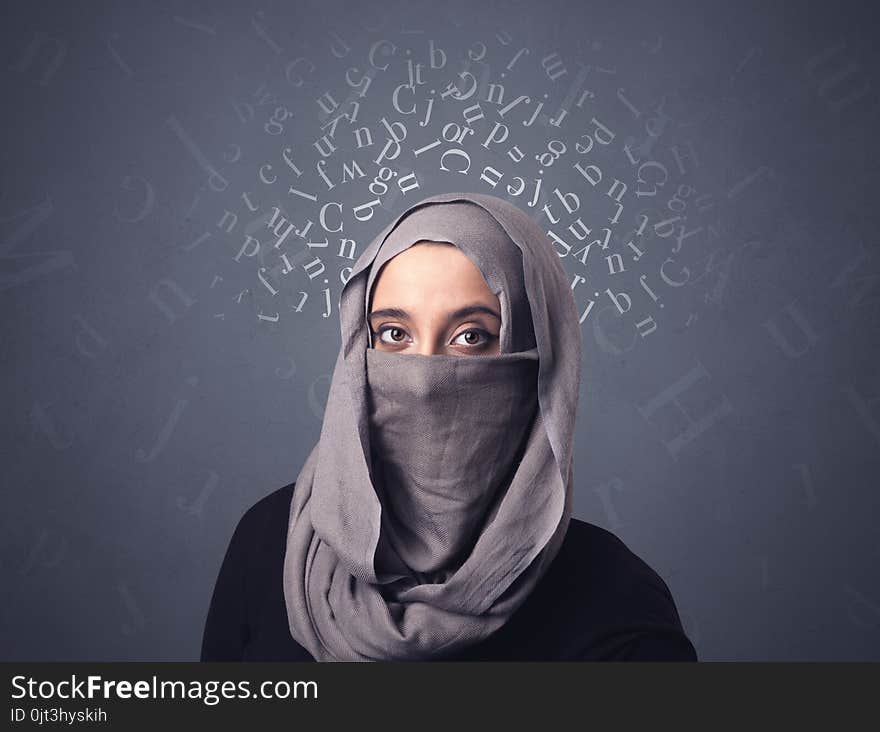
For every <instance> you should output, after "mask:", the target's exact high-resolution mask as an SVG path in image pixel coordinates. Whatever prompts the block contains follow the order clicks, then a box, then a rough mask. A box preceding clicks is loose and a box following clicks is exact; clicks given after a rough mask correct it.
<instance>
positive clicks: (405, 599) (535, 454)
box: [283, 193, 581, 661]
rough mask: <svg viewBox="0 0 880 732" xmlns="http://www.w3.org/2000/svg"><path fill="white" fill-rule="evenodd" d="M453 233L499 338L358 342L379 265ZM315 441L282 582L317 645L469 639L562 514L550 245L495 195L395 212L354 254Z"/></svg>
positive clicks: (565, 370) (558, 532) (567, 513)
mask: <svg viewBox="0 0 880 732" xmlns="http://www.w3.org/2000/svg"><path fill="white" fill-rule="evenodd" d="M419 241H444V242H449V243H451V244H454V245H455V246H457V247H459V248H460V249H461V250H462V251H463V252H464V253H465V254H466V255H467V256H468V257H469V258H470V259H471V260H472V261H473V262H474V264H475V265H476V266H477V267H478V268H479V270H480V272H481V273H482V274H483V277H484V279H485V280H486V282H487V284H488V285H489V287H490V289H491V290H492V292H493V293H495V294H496V295H497V296H498V299H499V302H500V304H501V316H502V318H501V331H500V352H499V353H498V354H495V355H479V356H456V355H431V356H427V355H422V354H405V353H392V352H385V351H379V350H376V349H373V348H372V347H371V346H372V344H371V337H370V329H369V326H368V321H367V313H368V308H369V305H370V297H371V293H372V288H373V285H374V283H375V280H376V278H377V276H378V274H379V272H380V270H381V267H382V265H383V264H384V263H385V262H387V261H388V260H389V259H391V258H392V257H394V256H395V255H396V254H399V253H400V252H402V251H404V250H405V249H406V248H407V247H409V246H412V245H413V244H416V243H417V242H419ZM340 328H341V335H342V343H341V347H340V350H339V354H338V356H337V359H336V363H335V366H334V370H333V377H332V381H331V385H330V392H329V395H328V400H327V406H326V409H325V413H324V419H323V423H322V426H321V433H320V437H319V439H318V442H317V444H316V445H315V446H314V448H313V449H312V450H311V452H310V453H309V455H308V457H307V458H306V461H305V463H304V464H303V466H302V469H301V470H300V473H299V475H298V477H297V479H296V487H295V490H294V493H293V499H292V504H291V511H290V521H289V526H288V535H287V547H286V552H285V557H284V570H283V585H284V588H283V589H284V597H285V603H286V607H287V616H288V624H289V627H290V632H291V635H292V636H293V638H294V639H295V640H296V641H297V642H298V643H299V644H300V645H302V646H303V647H304V648H306V649H307V650H308V651H309V653H311V655H312V656H313V657H314V658H315V659H316V660H318V661H376V660H429V659H435V658H442V657H443V656H444V655H447V654H452V653H454V652H456V651H458V650H460V649H462V648H464V647H466V646H469V645H472V644H475V643H478V642H480V641H482V640H484V639H485V638H487V637H488V636H490V635H491V634H492V633H494V632H495V631H496V630H498V629H499V628H500V627H501V626H503V625H504V623H505V622H507V620H508V619H509V618H510V617H511V615H512V614H513V613H514V612H515V611H516V609H517V608H518V607H519V606H520V605H521V604H522V603H523V602H524V601H525V599H526V598H527V597H528V595H529V594H530V592H531V591H532V590H533V589H534V587H535V586H536V584H537V583H538V581H539V580H540V578H541V577H542V576H543V575H544V574H545V573H546V571H547V569H548V567H549V565H550V563H551V562H552V561H553V558H554V557H555V556H556V554H557V552H558V550H559V548H560V546H561V543H562V540H563V538H564V536H565V532H566V530H567V528H568V523H569V520H570V517H571V501H572V450H573V436H574V424H575V418H576V412H577V404H578V394H579V386H580V367H581V340H580V338H581V335H580V324H579V322H578V313H577V308H576V306H575V302H574V298H573V296H572V293H571V288H570V286H569V284H568V278H567V276H566V274H565V271H564V269H563V267H562V265H561V263H560V261H559V257H558V256H557V254H556V252H555V250H554V248H553V246H552V244H551V243H550V241H549V240H548V238H547V237H546V235H545V234H544V232H543V231H541V229H540V228H539V227H538V226H537V225H536V224H535V223H534V222H533V221H532V220H531V219H530V218H529V217H528V216H526V214H525V213H523V212H522V211H520V210H519V209H517V208H516V207H515V206H513V205H512V204H510V203H508V202H506V201H503V200H501V199H499V198H495V197H493V196H488V195H485V194H475V193H448V194H442V195H438V196H432V197H430V198H427V199H424V200H423V201H420V202H418V203H416V204H415V205H413V206H412V207H411V208H409V209H407V210H406V211H405V212H404V213H402V214H401V215H400V216H398V217H397V218H396V219H395V220H394V221H392V222H391V223H390V224H389V225H388V226H387V227H386V228H385V229H384V230H383V231H381V232H380V233H379V235H378V236H377V237H376V238H375V239H374V240H373V241H372V242H371V243H370V244H369V245H368V246H367V248H366V249H365V250H364V251H363V253H362V254H361V255H360V257H359V258H358V260H357V262H356V263H355V265H354V267H353V268H352V272H351V276H350V278H349V279H348V281H347V282H346V284H345V286H344V287H343V290H342V294H341V298H340Z"/></svg>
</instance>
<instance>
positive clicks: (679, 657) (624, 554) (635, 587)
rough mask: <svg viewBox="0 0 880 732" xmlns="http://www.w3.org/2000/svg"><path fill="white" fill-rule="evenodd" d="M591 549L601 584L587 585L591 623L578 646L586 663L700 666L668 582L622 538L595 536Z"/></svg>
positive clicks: (583, 603)
mask: <svg viewBox="0 0 880 732" xmlns="http://www.w3.org/2000/svg"><path fill="white" fill-rule="evenodd" d="M593 533H594V535H595V538H596V539H597V541H595V542H594V543H593V544H592V545H591V546H590V547H589V548H590V550H591V551H592V555H593V558H594V560H595V566H596V567H597V568H598V569H597V572H598V573H599V579H598V580H596V581H595V583H593V584H587V583H585V584H584V587H585V590H584V591H587V590H588V591H589V593H590V595H591V596H590V597H587V596H585V597H584V598H583V601H582V605H583V607H586V608H587V612H588V613H589V615H588V617H590V621H589V622H587V623H585V628H586V629H588V632H587V634H586V636H585V637H584V638H583V639H582V640H581V641H580V642H578V644H577V646H578V647H577V651H576V657H577V658H578V659H580V660H602V661H697V660H699V659H698V658H697V652H696V649H695V647H694V645H693V643H691V641H690V639H689V638H688V636H687V634H686V633H685V630H684V627H683V626H682V623H681V618H680V616H679V614H678V608H677V607H676V604H675V600H674V599H673V596H672V592H671V591H670V589H669V586H668V585H667V584H666V582H665V580H664V579H663V578H662V577H661V576H660V575H659V574H658V573H657V572H656V571H655V570H654V569H653V568H652V567H651V566H650V565H648V564H647V563H646V562H645V561H644V560H643V559H642V558H641V557H639V556H638V555H636V554H635V553H633V552H632V551H631V550H630V549H629V547H627V546H626V544H624V543H623V542H622V540H620V539H619V538H618V537H616V536H614V535H613V534H610V533H608V532H604V531H603V532H593Z"/></svg>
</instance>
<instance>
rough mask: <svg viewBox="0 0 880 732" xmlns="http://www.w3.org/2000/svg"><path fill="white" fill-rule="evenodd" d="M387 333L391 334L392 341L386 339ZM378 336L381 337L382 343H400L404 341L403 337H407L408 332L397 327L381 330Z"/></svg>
mask: <svg viewBox="0 0 880 732" xmlns="http://www.w3.org/2000/svg"><path fill="white" fill-rule="evenodd" d="M386 333H389V334H391V340H388V339H387V338H385V334H386ZM378 335H379V340H380V341H382V342H383V343H400V342H401V341H402V339H403V337H405V335H406V331H405V330H403V328H397V327H395V326H391V327H389V328H381V329H380V330H379V333H378ZM398 336H400V338H398Z"/></svg>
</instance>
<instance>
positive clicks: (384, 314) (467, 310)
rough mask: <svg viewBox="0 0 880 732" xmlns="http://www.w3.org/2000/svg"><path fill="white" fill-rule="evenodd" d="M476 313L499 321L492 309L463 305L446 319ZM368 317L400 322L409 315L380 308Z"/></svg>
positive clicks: (498, 316) (402, 311)
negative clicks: (396, 319)
mask: <svg viewBox="0 0 880 732" xmlns="http://www.w3.org/2000/svg"><path fill="white" fill-rule="evenodd" d="M478 313H484V314H486V315H491V316H492V317H494V318H497V319H498V321H499V322H500V321H501V316H500V315H499V314H498V313H496V312H495V311H494V310H492V308H489V307H486V306H485V305H477V304H474V305H465V306H464V307H463V308H459V309H458V310H455V311H453V312H451V313H449V316H448V317H447V320H456V319H458V318H465V317H467V316H468V315H476V314H478ZM369 317H370V318H371V319H372V318H400V319H401V320H409V319H410V315H409V313H408V312H406V310H403V309H402V308H380V309H378V310H374V311H373V312H371V313H370V315H369Z"/></svg>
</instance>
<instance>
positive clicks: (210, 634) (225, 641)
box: [200, 510, 253, 661]
mask: <svg viewBox="0 0 880 732" xmlns="http://www.w3.org/2000/svg"><path fill="white" fill-rule="evenodd" d="M252 513H253V511H252V510H249V511H247V512H246V513H245V514H244V516H242V518H241V519H240V520H239V522H238V525H237V526H236V527H235V531H234V532H233V534H232V539H231V540H230V542H229V546H228V548H227V549H226V555H225V556H224V557H223V563H222V565H221V566H220V572H219V574H218V575H217V582H216V584H215V585H214V592H213V595H212V596H211V604H210V607H209V608H208V615H207V618H206V620H205V629H204V633H203V635H202V652H201V659H200V660H202V661H240V660H242V655H243V650H244V646H245V644H246V643H247V641H248V637H249V631H248V624H247V613H246V605H245V601H246V594H245V568H246V564H247V562H246V549H247V544H248V539H249V538H251V537H250V531H249V526H250V523H251V521H250V519H251V516H252Z"/></svg>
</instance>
